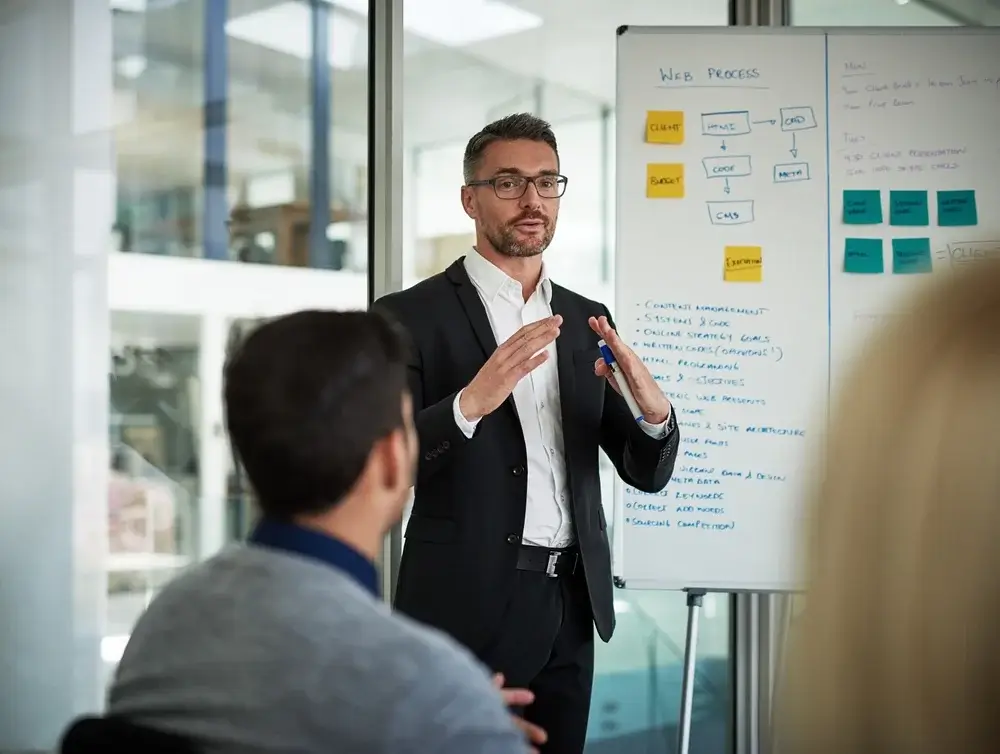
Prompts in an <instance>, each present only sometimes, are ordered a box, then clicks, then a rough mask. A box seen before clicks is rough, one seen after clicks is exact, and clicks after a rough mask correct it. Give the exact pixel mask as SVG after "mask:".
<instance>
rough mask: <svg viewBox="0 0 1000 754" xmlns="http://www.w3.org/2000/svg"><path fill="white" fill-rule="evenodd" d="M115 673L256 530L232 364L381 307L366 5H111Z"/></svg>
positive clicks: (110, 627) (110, 643)
mask: <svg viewBox="0 0 1000 754" xmlns="http://www.w3.org/2000/svg"><path fill="white" fill-rule="evenodd" d="M111 6H112V12H113V49H114V115H115V125H114V142H115V149H116V161H117V164H116V172H117V202H116V219H115V225H114V230H113V233H112V246H111V254H110V258H109V262H108V268H109V269H108V296H109V300H110V308H111V353H110V358H109V375H110V416H109V421H110V423H109V427H108V437H109V443H110V459H109V467H110V468H109V476H110V479H109V490H108V505H109V511H108V517H109V520H108V529H109V548H110V551H109V559H108V570H109V575H108V605H107V617H108V621H107V628H106V631H105V637H104V641H103V644H102V657H103V660H104V662H105V668H106V670H107V672H110V671H111V670H112V669H113V667H114V664H115V663H116V662H117V660H118V658H119V657H120V656H121V651H122V649H123V648H124V645H125V642H126V641H127V639H128V632H129V631H130V629H131V626H132V625H133V624H134V622H135V620H136V619H137V618H138V616H139V614H140V613H141V611H142V610H143V608H144V607H145V605H146V604H147V603H148V602H149V600H150V599H151V597H152V596H153V595H154V594H155V593H156V591H157V590H158V588H159V587H160V586H162V585H163V584H164V583H165V582H166V581H167V580H169V579H170V578H171V577H172V576H173V575H174V574H176V573H177V571H178V569H180V568H182V567H183V566H184V565H186V564H188V563H190V562H192V561H194V560H197V559H200V558H203V557H207V556H209V555H211V554H213V553H214V552H216V551H217V550H218V549H219V548H220V547H222V546H223V545H224V544H225V543H226V542H227V541H230V540H232V539H234V538H236V537H238V536H242V534H243V533H245V531H246V528H247V526H248V524H249V516H250V505H249V500H248V495H247V489H246V485H245V482H244V480H243V479H242V478H241V477H240V476H239V475H238V474H237V472H236V470H235V469H234V467H233V464H232V462H231V454H230V451H229V447H228V443H227V440H226V437H225V434H224V430H223V423H222V405H221V389H222V383H221V370H222V366H223V363H224V360H225V355H226V351H227V349H228V348H229V347H230V344H231V343H232V342H233V341H234V339H236V338H238V337H239V335H240V333H242V332H243V331H244V330H245V329H246V328H247V327H249V326H250V325H251V323H252V322H253V321H255V320H256V319H257V318H259V317H264V316H272V315H276V314H281V313H284V312H289V311H293V310H297V309H304V308H311V307H317V308H364V307H365V306H366V305H367V272H366V270H367V261H368V250H367V229H368V207H367V181H366V177H367V176H366V172H367V162H368V153H367V143H368V136H367V128H368V125H367V106H368V105H367V96H368V70H367V65H368V20H367V15H366V11H367V2H365V3H358V2H354V1H350V2H343V3H339V2H338V3H332V4H331V3H326V2H311V1H310V0H284V1H282V0H174V1H173V2H165V3H152V2H136V0H112V2H111Z"/></svg>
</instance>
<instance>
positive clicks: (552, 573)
mask: <svg viewBox="0 0 1000 754" xmlns="http://www.w3.org/2000/svg"><path fill="white" fill-rule="evenodd" d="M558 562H559V553H558V552H550V553H549V562H548V563H547V564H546V565H545V575H546V576H548V577H549V578H550V579H554V578H555V577H556V563H558Z"/></svg>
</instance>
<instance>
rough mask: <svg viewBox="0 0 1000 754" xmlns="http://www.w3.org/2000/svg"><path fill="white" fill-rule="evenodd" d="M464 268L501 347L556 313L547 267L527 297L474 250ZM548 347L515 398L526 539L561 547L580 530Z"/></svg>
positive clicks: (648, 427) (657, 432) (652, 428)
mask: <svg viewBox="0 0 1000 754" xmlns="http://www.w3.org/2000/svg"><path fill="white" fill-rule="evenodd" d="M465 271H466V272H467V273H468V274H469V278H470V279H471V280H472V284H473V285H474V286H475V287H476V290H477V291H478V292H479V297H480V298H481V299H482V302H483V306H485V307H486V314H487V316H488V318H489V321H490V326H491V327H492V328H493V335H494V337H495V338H496V341H497V344H498V345H499V344H502V343H504V342H505V341H506V340H508V339H509V338H510V337H511V336H512V335H514V333H516V332H517V331H518V330H520V329H521V328H522V327H524V326H525V325H530V324H531V323H532V322H537V321H539V320H541V319H545V318H546V317H551V316H552V283H551V281H550V280H549V277H548V275H547V274H546V271H545V267H544V265H543V266H542V276H541V279H540V280H539V282H538V286H537V287H536V288H535V291H534V292H533V293H532V294H531V296H529V297H528V300H527V301H525V300H524V293H523V291H522V289H521V284H520V283H519V282H517V281H516V280H514V279H513V278H511V277H509V276H508V275H507V273H505V272H504V271H503V270H501V269H500V268H499V267H497V266H496V265H494V264H493V263H492V262H490V261H489V260H487V259H486V258H484V257H482V256H481V255H480V254H479V253H478V252H477V251H476V250H475V249H473V251H472V252H471V253H470V254H468V255H467V256H466V257H465ZM546 351H548V355H549V357H548V358H547V359H546V360H545V361H543V362H542V363H541V364H540V365H539V366H538V367H536V368H535V369H534V370H533V371H532V372H531V373H530V374H529V375H528V376H527V377H526V378H524V379H522V380H520V381H519V382H518V383H517V385H516V386H515V387H514V392H513V397H514V405H515V406H516V407H517V415H518V418H519V419H520V422H521V431H522V432H523V434H524V444H525V447H526V449H527V452H528V465H527V472H528V474H527V483H528V499H527V501H526V502H527V505H526V508H525V515H524V533H523V535H522V542H524V543H525V544H529V545H538V546H541V547H553V548H557V547H568V546H569V545H571V544H573V542H574V540H575V534H574V530H573V516H572V512H571V510H570V497H569V495H570V493H569V484H568V479H567V476H566V455H565V443H564V440H563V428H562V413H561V403H560V397H559V373H558V364H557V362H556V345H555V342H552V343H550V344H549V345H548V347H547V348H546ZM461 398H462V393H461V392H459V394H458V395H457V396H456V397H455V403H454V413H455V423H456V424H458V426H459V428H460V429H461V430H462V432H463V433H464V434H465V436H466V437H469V438H471V437H472V435H473V434H474V433H475V431H476V425H477V424H478V420H477V421H476V422H470V421H468V420H467V419H466V418H465V416H463V415H462V412H461V410H460V409H459V403H460V401H461ZM668 420H669V417H668ZM640 426H641V427H642V429H643V431H645V432H646V433H647V434H648V435H650V436H651V437H655V438H662V437H665V436H666V431H667V429H666V427H667V422H662V423H661V424H649V423H647V422H640Z"/></svg>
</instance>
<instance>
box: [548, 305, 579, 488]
mask: <svg viewBox="0 0 1000 754" xmlns="http://www.w3.org/2000/svg"><path fill="white" fill-rule="evenodd" d="M565 294H566V291H565V290H564V289H563V288H561V287H560V286H558V285H553V286H552V313H553V314H561V315H562V318H563V324H562V333H561V334H560V335H559V337H558V338H556V363H557V365H558V367H559V369H558V371H559V403H560V407H561V413H562V425H563V437H564V438H565V440H566V441H565V445H566V453H567V456H566V459H567V463H566V467H567V471H568V470H569V467H571V466H572V464H571V463H569V447H570V445H571V443H570V441H569V439H570V438H571V437H572V436H573V435H572V432H573V412H572V411H569V410H567V407H569V406H571V405H572V404H573V400H574V396H573V391H574V390H575V389H576V386H575V384H574V383H575V381H574V377H573V370H574V368H575V367H574V365H573V340H572V338H571V336H570V333H569V329H570V328H573V327H578V326H579V325H578V323H577V322H576V321H575V320H574V318H573V317H574V313H573V312H572V311H570V310H569V309H570V307H569V306H568V301H567V297H566V295H565Z"/></svg>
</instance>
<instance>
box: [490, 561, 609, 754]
mask: <svg viewBox="0 0 1000 754" xmlns="http://www.w3.org/2000/svg"><path fill="white" fill-rule="evenodd" d="M480 660H482V661H483V662H484V663H485V664H486V665H488V666H489V667H490V668H492V669H493V671H494V672H497V673H503V674H504V677H505V678H506V685H507V686H509V687H512V688H527V689H530V690H531V691H532V692H534V694H535V701H534V703H533V704H531V705H529V706H528V707H526V708H525V709H524V710H523V712H522V714H523V716H524V718H525V719H527V720H530V721H531V722H533V723H535V724H537V725H540V726H541V727H542V728H544V729H545V730H546V731H547V732H548V735H549V740H548V743H547V744H546V745H545V746H544V747H542V754H582V752H583V747H584V743H585V742H586V739H587V721H588V719H589V717H590V693H591V690H592V688H593V683H594V619H593V612H592V610H591V607H590V597H589V595H588V594H587V585H586V581H585V580H584V575H583V568H582V566H581V567H578V568H577V570H576V573H573V574H569V575H565V576H559V577H557V578H551V577H549V576H546V575H545V574H544V573H540V572H537V571H520V570H519V571H518V572H517V585H516V588H515V589H514V591H513V595H512V597H511V600H510V604H509V605H508V606H507V610H506V613H505V615H504V618H503V622H502V625H501V627H500V632H499V638H498V639H497V641H496V642H495V643H494V644H493V645H492V646H490V647H488V648H487V649H486V650H485V651H483V652H482V653H480Z"/></svg>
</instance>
